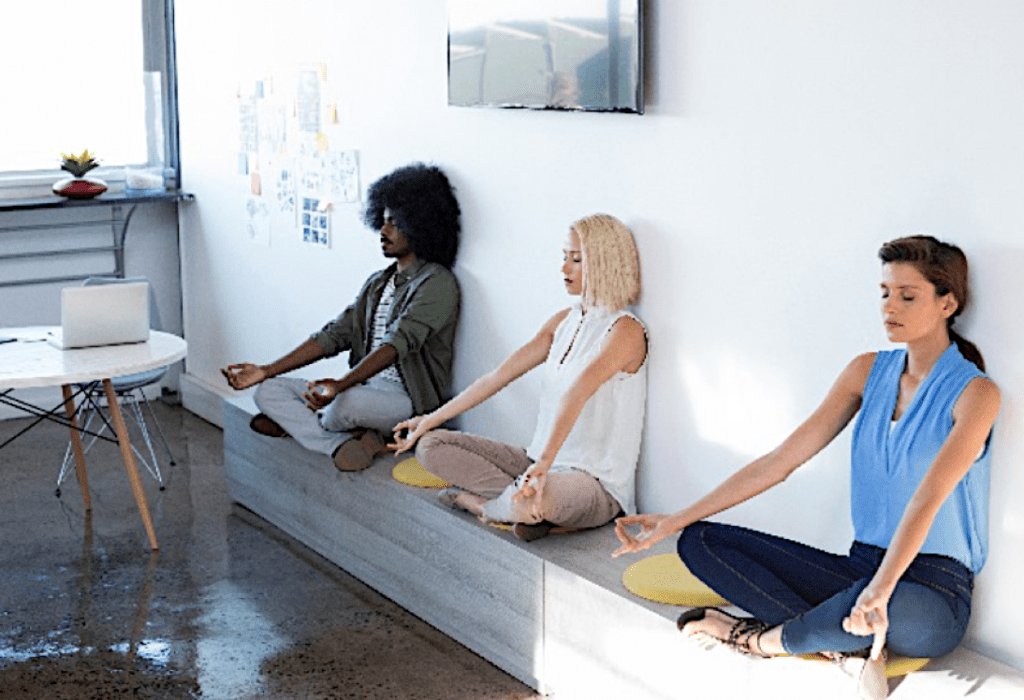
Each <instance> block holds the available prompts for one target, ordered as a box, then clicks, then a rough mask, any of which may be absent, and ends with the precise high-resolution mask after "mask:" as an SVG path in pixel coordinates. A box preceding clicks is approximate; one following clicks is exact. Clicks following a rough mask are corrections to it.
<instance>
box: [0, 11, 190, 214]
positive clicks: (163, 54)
mask: <svg viewBox="0 0 1024 700" xmlns="http://www.w3.org/2000/svg"><path fill="white" fill-rule="evenodd" d="M140 2H141V3H142V21H143V26H142V27H141V28H140V30H141V31H142V40H143V70H144V71H158V72H159V73H160V76H161V90H160V94H161V99H162V104H161V112H162V121H163V129H164V134H163V141H164V148H163V150H164V154H163V158H164V182H165V185H166V187H167V189H169V190H176V189H178V188H179V186H180V183H181V163H180V160H179V154H180V147H179V142H178V138H179V136H178V77H177V64H176V55H175V35H174V0H140ZM130 165H146V164H144V163H119V164H117V165H110V166H100V167H98V168H96V169H95V170H93V171H91V173H90V174H92V175H95V176H96V177H98V178H100V179H102V180H104V181H105V182H106V183H107V184H108V185H110V186H112V187H111V189H112V190H115V191H117V190H120V189H123V187H124V181H125V174H124V169H125V166H130ZM66 175H67V173H65V172H64V171H63V170H61V169H60V168H59V167H54V168H44V169H39V170H7V171H3V170H0V200H5V199H19V198H30V197H39V196H43V195H48V194H51V187H52V186H53V183H54V182H55V181H56V180H59V179H60V178H61V177H64V176H66Z"/></svg>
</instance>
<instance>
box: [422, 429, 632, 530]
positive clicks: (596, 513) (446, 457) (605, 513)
mask: <svg viewBox="0 0 1024 700" xmlns="http://www.w3.org/2000/svg"><path fill="white" fill-rule="evenodd" d="M416 459H417V460H418V461H419V463H420V464H422V465H423V466H424V468H426V470H427V471H429V472H430V473H432V474H434V475H436V476H438V477H440V478H442V479H444V480H445V481H447V482H448V483H450V484H454V485H456V486H458V487H459V488H461V489H465V490H466V491H470V492H472V493H475V494H478V495H480V496H483V497H484V498H488V499H493V498H497V497H498V496H499V495H500V494H501V492H502V491H504V490H505V489H506V488H507V487H508V486H509V485H510V484H511V483H512V482H513V481H515V479H516V477H517V476H519V475H520V474H522V473H523V472H525V471H526V470H527V469H528V468H529V467H530V465H531V464H533V461H532V460H531V459H530V458H529V457H527V456H526V450H524V449H521V448H518V447H512V446H510V445H506V444H505V443H502V442H498V441H496V440H488V439H487V438H482V437H477V436H476V435H468V434H466V433H460V432H456V431H454V430H432V431H430V432H429V433H427V434H426V435H424V436H423V437H422V438H420V440H419V443H418V444H417V445H416ZM540 511H541V518H542V519H543V520H547V521H548V522H550V523H554V524H555V525H561V526H563V527H578V528H588V527H599V526H601V525H604V524H605V523H606V522H608V521H609V520H611V519H612V518H614V517H615V516H616V515H618V514H619V513H620V512H621V511H622V508H621V506H620V505H619V502H618V501H616V500H615V499H614V498H612V497H611V496H609V495H608V492H607V491H605V490H604V487H603V486H601V482H600V481H598V480H597V479H595V478H594V477H593V476H591V475H590V474H587V473H586V472H582V471H569V472H558V473H549V474H548V478H547V482H546V484H545V486H544V493H543V496H542V498H541V509H540ZM512 519H513V521H514V522H523V523H533V522H536V521H537V518H536V517H535V516H533V515H532V514H530V513H528V512H527V508H526V506H525V505H524V506H521V507H520V506H515V507H514V510H513V518H512Z"/></svg>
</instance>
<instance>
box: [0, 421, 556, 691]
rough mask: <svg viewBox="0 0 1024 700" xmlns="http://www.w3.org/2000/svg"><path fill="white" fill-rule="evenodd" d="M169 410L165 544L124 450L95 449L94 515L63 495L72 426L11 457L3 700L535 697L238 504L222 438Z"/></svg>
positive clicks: (37, 437)
mask: <svg viewBox="0 0 1024 700" xmlns="http://www.w3.org/2000/svg"><path fill="white" fill-rule="evenodd" d="M155 408H156V409H157V411H158V417H159V420H160V421H161V423H162V425H163V427H164V429H165V431H166V432H167V437H168V440H169V442H170V443H171V449H172V451H173V452H174V454H175V459H176V461H177V465H176V466H174V467H173V468H171V469H169V470H167V471H166V472H165V482H166V485H167V486H166V490H164V491H159V490H158V488H157V486H156V484H155V483H154V482H152V481H151V480H148V479H145V480H144V483H145V488H146V494H147V498H149V502H150V507H151V509H152V512H153V516H154V521H155V524H156V528H157V532H158V535H159V539H160V544H161V548H162V549H161V550H160V551H159V552H158V553H152V552H151V551H150V550H149V547H148V545H147V540H146V536H145V532H144V531H143V529H142V526H141V524H140V522H139V518H138V514H137V512H136V511H135V504H134V500H133V499H132V496H131V492H130V489H129V487H128V484H127V480H126V478H125V474H124V466H123V463H121V461H120V453H119V452H118V451H117V449H116V446H111V447H110V449H109V450H108V449H106V447H107V446H106V445H97V447H96V448H95V449H94V450H93V451H92V452H90V454H89V462H88V464H89V481H90V486H91V488H92V496H93V510H92V512H91V513H86V512H84V509H83V508H82V502H81V495H80V493H79V491H78V486H77V484H76V483H75V481H74V479H71V480H69V481H67V482H65V485H64V488H63V489H62V491H63V494H62V496H61V497H60V498H59V499H58V498H56V497H55V496H54V491H53V479H54V478H55V477H56V473H57V469H58V468H59V464H60V457H61V456H62V454H63V449H64V445H65V443H66V440H67V438H66V433H62V431H61V429H60V428H59V426H53V428H49V427H47V426H40V427H38V428H34V429H33V430H32V431H30V432H29V433H27V434H26V435H25V436H23V437H22V438H19V440H18V441H17V442H15V443H12V445H10V446H8V447H7V448H5V449H4V450H3V451H2V452H0V475H2V476H0V478H2V479H3V486H4V487H3V488H2V489H0V541H2V542H3V543H4V544H3V547H2V548H0V608H2V609H0V698H3V700H22V699H23V698H24V699H28V698H32V699H33V700H36V699H38V698H47V699H48V700H49V699H58V700H61V699H67V700H78V699H80V698H90V699H91V698H153V699H173V700H177V699H179V698H182V699H195V698H212V699H214V700H250V699H253V700H255V699H257V698H288V699H289V700H291V699H294V698H304V699H305V698H308V699H310V700H312V699H319V698H353V699H355V698H417V699H419V698H422V699H424V700H427V699H434V698H436V699H438V700H441V699H444V698H459V699H460V700H492V699H493V700H498V699H499V698H500V699H501V700H511V699H514V698H533V697H536V696H535V694H534V693H532V692H531V691H530V689H529V688H527V687H526V686H524V685H522V684H521V683H519V682H518V681H516V680H514V679H512V678H511V677H509V676H507V675H506V674H504V673H503V672H501V671H500V670H498V669H497V668H495V667H494V666H492V665H491V664H489V663H488V662H486V661H484V660H483V659H481V658H480V657H478V656H476V655H475V654H473V653H471V652H469V651H468V650H466V649H465V648H464V647H462V646H460V645H458V644H457V643H455V642H454V641H452V640H451V639H449V638H447V637H445V636H444V635H442V634H440V633H439V632H437V631H436V630H434V629H433V628H431V627H429V626H428V625H426V624H425V623H423V622H421V621H420V620H418V619H417V618H415V617H413V616H411V615H409V614H408V613H406V612H405V611H404V610H402V609H401V608H398V607H397V606H395V605H394V604H392V603H391V602H390V601H388V600H387V599H385V598H383V597H381V596H380V595H378V594H377V593H375V592H374V591H372V590H371V589H369V588H367V587H365V586H363V585H362V584H361V583H359V582H358V581H356V580H355V579H353V578H351V577H350V576H348V575H347V574H345V573H344V572H343V571H341V570H339V569H337V568H336V567H334V566H333V565H331V564H329V563H328V562H326V561H325V560H323V559H321V558H320V557H318V556H317V555H315V554H314V553H312V552H311V551H309V550H308V549H306V548H305V547H303V546H301V545H299V544H298V543H296V542H295V541H293V540H291V539H290V538H288V537H287V536H285V535H284V534H282V533H281V532H280V531H278V530H276V529H275V528H273V527H271V526H269V525H267V524H266V523H265V522H263V521H262V520H260V519H259V518H257V517H256V516H254V515H252V514H251V513H249V512H248V511H245V510H244V509H241V508H239V507H237V506H232V505H231V504H230V502H229V501H228V499H227V495H226V491H225V487H224V477H223V469H222V458H223V447H222V442H221V433H220V431H219V430H218V429H216V428H214V427H213V426H210V425H209V424H207V423H205V422H203V421H201V420H200V419H198V418H196V417H194V416H191V415H190V414H187V413H185V412H183V411H182V410H181V409H179V408H172V407H167V406H164V405H162V404H157V406H155ZM10 427H11V424H6V425H5V424H0V431H6V430H8V429H9V428H10ZM13 427H15V428H16V427H17V426H13Z"/></svg>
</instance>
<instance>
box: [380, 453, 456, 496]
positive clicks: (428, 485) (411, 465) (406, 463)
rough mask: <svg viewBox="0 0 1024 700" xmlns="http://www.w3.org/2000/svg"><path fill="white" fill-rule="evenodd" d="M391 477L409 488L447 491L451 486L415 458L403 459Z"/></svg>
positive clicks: (392, 471)
mask: <svg viewBox="0 0 1024 700" xmlns="http://www.w3.org/2000/svg"><path fill="white" fill-rule="evenodd" d="M391 476H393V477H394V479H395V481H401V482H402V483H403V484H409V486H420V487H422V488H425V489H445V488H448V487H449V486H451V484H449V483H448V482H447V481H445V480H443V479H440V478H438V477H436V476H434V475H433V474H431V473H430V472H428V471H427V470H426V469H424V468H423V465H422V464H420V463H419V462H417V461H416V458H415V457H410V458H409V459H403V460H402V461H401V462H399V463H398V464H396V465H395V468H394V469H392V470H391Z"/></svg>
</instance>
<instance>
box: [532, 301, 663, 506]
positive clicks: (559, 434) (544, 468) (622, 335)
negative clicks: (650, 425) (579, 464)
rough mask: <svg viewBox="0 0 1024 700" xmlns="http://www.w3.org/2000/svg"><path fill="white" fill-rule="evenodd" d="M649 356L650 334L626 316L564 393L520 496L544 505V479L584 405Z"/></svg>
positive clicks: (613, 327)
mask: <svg viewBox="0 0 1024 700" xmlns="http://www.w3.org/2000/svg"><path fill="white" fill-rule="evenodd" d="M646 357H647V334H646V333H645V332H644V327H643V326H642V325H641V324H640V323H639V322H638V321H636V320H635V319H633V318H630V317H628V316H627V317H623V318H621V319H619V320H618V321H616V322H615V325H614V326H612V329H611V331H609V333H608V335H607V336H606V338H605V341H604V344H603V345H602V347H601V351H600V353H599V354H598V355H597V357H595V358H594V359H593V360H592V361H591V362H590V364H589V365H587V367H586V368H585V369H584V370H583V372H582V373H581V374H580V376H579V377H578V378H577V379H576V381H575V382H573V383H572V385H571V386H570V387H569V390H568V391H567V392H565V394H564V395H563V396H562V398H561V400H560V402H559V406H558V411H557V413H556V414H555V422H554V425H553V426H552V429H551V434H550V435H549V436H548V440H547V442H546V443H545V444H544V450H543V452H541V454H540V456H539V457H538V459H537V462H536V463H535V464H534V465H533V466H531V467H530V469H529V470H528V471H527V474H526V479H525V480H524V482H523V486H522V488H521V489H520V491H519V493H518V494H517V496H519V497H522V498H530V499H533V502H534V504H535V506H536V507H538V508H539V506H540V499H541V498H542V496H543V491H544V480H545V478H546V476H547V473H548V470H550V469H551V465H552V464H553V463H554V460H555V456H556V455H557V454H558V451H559V450H560V449H561V448H562V445H563V444H564V443H565V440H566V438H567V437H569V433H570V432H572V428H573V426H574V425H575V424H576V419H577V418H579V416H580V413H581V412H582V411H583V407H584V406H585V405H586V403H587V401H589V400H590V397H591V396H593V395H594V394H595V393H596V392H597V390H598V389H599V388H600V387H601V385H602V384H604V383H605V382H607V381H608V380H609V379H611V378H612V377H614V376H615V375H616V374H618V373H619V372H627V371H633V372H635V371H637V370H638V369H639V368H640V366H641V365H642V364H643V362H644V359H645V358H646Z"/></svg>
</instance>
